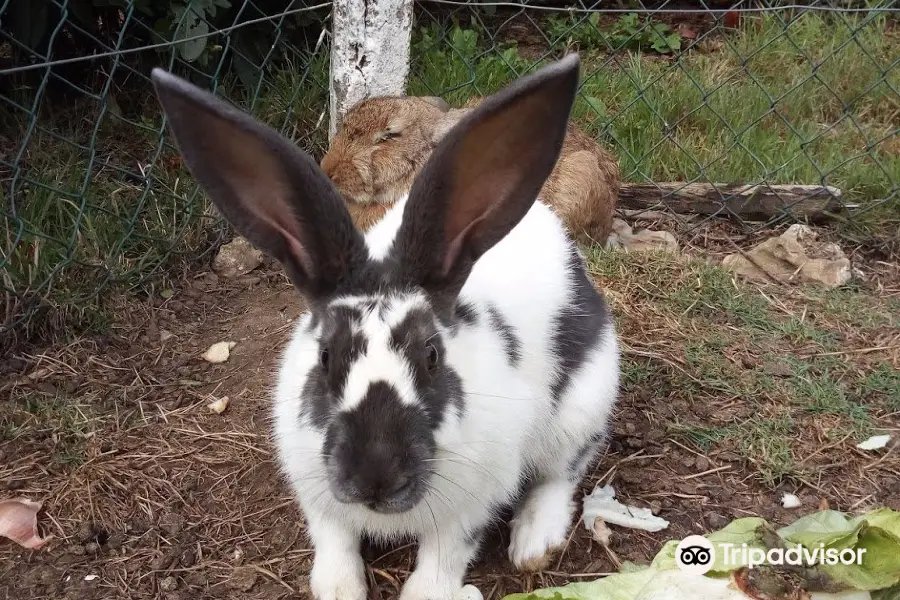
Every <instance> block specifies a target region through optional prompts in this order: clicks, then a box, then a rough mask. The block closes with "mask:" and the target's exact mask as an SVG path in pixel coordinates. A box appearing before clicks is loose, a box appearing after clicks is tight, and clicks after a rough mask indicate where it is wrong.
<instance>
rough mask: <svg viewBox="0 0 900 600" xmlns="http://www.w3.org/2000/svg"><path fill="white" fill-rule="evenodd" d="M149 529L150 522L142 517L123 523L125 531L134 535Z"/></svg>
mask: <svg viewBox="0 0 900 600" xmlns="http://www.w3.org/2000/svg"><path fill="white" fill-rule="evenodd" d="M149 529H150V524H149V523H147V521H145V520H143V519H132V520H131V521H129V522H128V523H126V524H125V531H128V532H129V533H133V534H135V535H141V534H144V533H147V531H148V530H149Z"/></svg>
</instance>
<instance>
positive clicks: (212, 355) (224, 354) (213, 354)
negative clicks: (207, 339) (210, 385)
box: [203, 342, 236, 364]
mask: <svg viewBox="0 0 900 600" xmlns="http://www.w3.org/2000/svg"><path fill="white" fill-rule="evenodd" d="M235 345H236V342H216V343H215V344H213V345H212V346H210V347H209V349H207V351H206V352H205V353H204V354H203V360H205V361H207V362H211V363H213V364H218V363H223V362H225V361H226V360H228V357H229V356H230V355H231V349H232V348H234V347H235Z"/></svg>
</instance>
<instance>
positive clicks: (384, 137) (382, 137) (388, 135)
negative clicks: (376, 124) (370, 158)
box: [378, 130, 400, 142]
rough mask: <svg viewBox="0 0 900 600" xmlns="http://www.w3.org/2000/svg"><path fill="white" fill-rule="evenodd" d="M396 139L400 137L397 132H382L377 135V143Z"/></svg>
mask: <svg viewBox="0 0 900 600" xmlns="http://www.w3.org/2000/svg"><path fill="white" fill-rule="evenodd" d="M398 137H400V132H399V131H390V130H388V131H382V132H381V133H380V134H378V141H379V142H386V141H388V140H392V139H394V138H398Z"/></svg>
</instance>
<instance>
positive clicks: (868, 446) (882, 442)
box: [856, 435, 891, 450]
mask: <svg viewBox="0 0 900 600" xmlns="http://www.w3.org/2000/svg"><path fill="white" fill-rule="evenodd" d="M889 441H891V436H889V435H873V436H872V437H870V438H869V439H867V440H866V441H864V442H860V443H858V444H857V445H856V447H857V448H859V449H860V450H881V449H882V448H884V447H885V446H887V443H888V442H889Z"/></svg>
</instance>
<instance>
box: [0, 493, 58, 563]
mask: <svg viewBox="0 0 900 600" xmlns="http://www.w3.org/2000/svg"><path fill="white" fill-rule="evenodd" d="M42 505H43V504H42V503H41V502H35V501H34V500H29V499H27V498H16V499H15V500H3V501H2V502H0V535H2V536H3V537H5V538H9V539H11V540H12V541H14V542H16V543H17V544H19V545H20V546H22V547H24V548H30V549H32V550H36V549H38V548H40V547H41V546H43V545H44V544H46V543H47V542H48V541H49V540H50V537H49V536H48V537H46V538H41V537H40V535H38V530H37V514H38V512H39V511H40V510H41V506H42Z"/></svg>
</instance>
